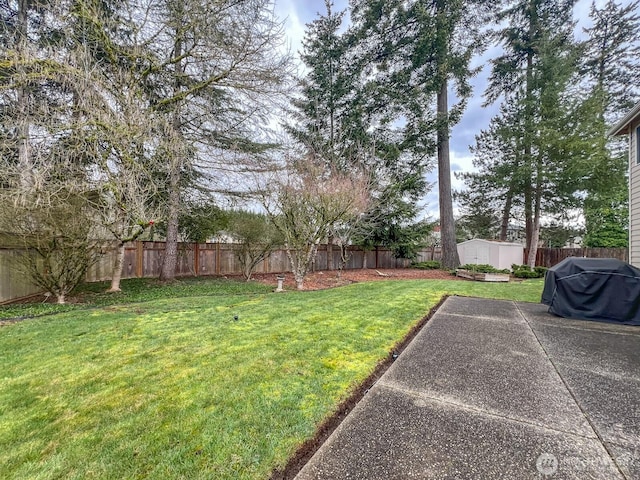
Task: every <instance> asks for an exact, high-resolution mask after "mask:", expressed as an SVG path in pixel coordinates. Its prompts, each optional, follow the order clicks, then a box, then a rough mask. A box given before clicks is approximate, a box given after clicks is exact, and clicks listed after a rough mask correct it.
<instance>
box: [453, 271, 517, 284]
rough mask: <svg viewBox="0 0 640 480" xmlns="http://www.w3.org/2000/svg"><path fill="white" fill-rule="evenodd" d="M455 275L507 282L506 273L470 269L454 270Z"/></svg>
mask: <svg viewBox="0 0 640 480" xmlns="http://www.w3.org/2000/svg"><path fill="white" fill-rule="evenodd" d="M456 276H457V277H462V278H468V279H470V280H477V281H479V282H508V281H509V274H508V273H479V272H473V271H471V270H462V269H457V270H456Z"/></svg>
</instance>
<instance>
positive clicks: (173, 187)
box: [160, 171, 180, 282]
mask: <svg viewBox="0 0 640 480" xmlns="http://www.w3.org/2000/svg"><path fill="white" fill-rule="evenodd" d="M179 176H180V173H179V171H173V172H171V184H170V185H169V189H170V190H169V211H168V213H167V238H166V242H165V250H164V257H163V259H162V270H161V271H160V281H161V282H171V281H173V280H175V278H176V266H177V265H178V215H179V212H180V192H179V188H180V187H179V185H178V184H179V180H178V178H177V177H179Z"/></svg>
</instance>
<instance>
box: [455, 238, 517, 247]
mask: <svg viewBox="0 0 640 480" xmlns="http://www.w3.org/2000/svg"><path fill="white" fill-rule="evenodd" d="M476 242H482V243H489V244H491V245H499V246H505V247H522V248H524V246H523V245H522V244H521V243H516V242H501V241H500V240H483V239H482V238H472V239H471V240H466V241H464V242H460V243H459V244H458V245H465V244H467V243H476Z"/></svg>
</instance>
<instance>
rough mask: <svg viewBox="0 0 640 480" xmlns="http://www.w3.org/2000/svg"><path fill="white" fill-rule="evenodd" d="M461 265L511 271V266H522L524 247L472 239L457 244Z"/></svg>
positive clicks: (516, 244)
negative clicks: (486, 265) (485, 266)
mask: <svg viewBox="0 0 640 480" xmlns="http://www.w3.org/2000/svg"><path fill="white" fill-rule="evenodd" d="M458 255H459V256H460V263H461V264H462V265H485V264H488V265H491V266H492V267H495V268H498V269H500V270H503V269H507V270H511V265H513V264H514V263H515V264H516V265H522V263H523V255H524V246H523V245H522V244H520V243H510V242H498V241H492V240H481V239H479V238H474V239H472V240H467V241H466V242H462V243H459V244H458Z"/></svg>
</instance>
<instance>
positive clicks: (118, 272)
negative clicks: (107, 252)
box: [107, 241, 124, 292]
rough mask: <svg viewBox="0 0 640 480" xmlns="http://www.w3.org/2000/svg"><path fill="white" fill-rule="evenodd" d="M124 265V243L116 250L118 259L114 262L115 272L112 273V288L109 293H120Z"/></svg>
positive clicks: (119, 243)
mask: <svg viewBox="0 0 640 480" xmlns="http://www.w3.org/2000/svg"><path fill="white" fill-rule="evenodd" d="M123 264H124V242H121V241H120V242H118V248H117V249H116V257H115V259H114V261H113V270H112V271H111V288H110V289H109V290H107V292H119V291H120V279H121V278H122V265H123Z"/></svg>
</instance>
